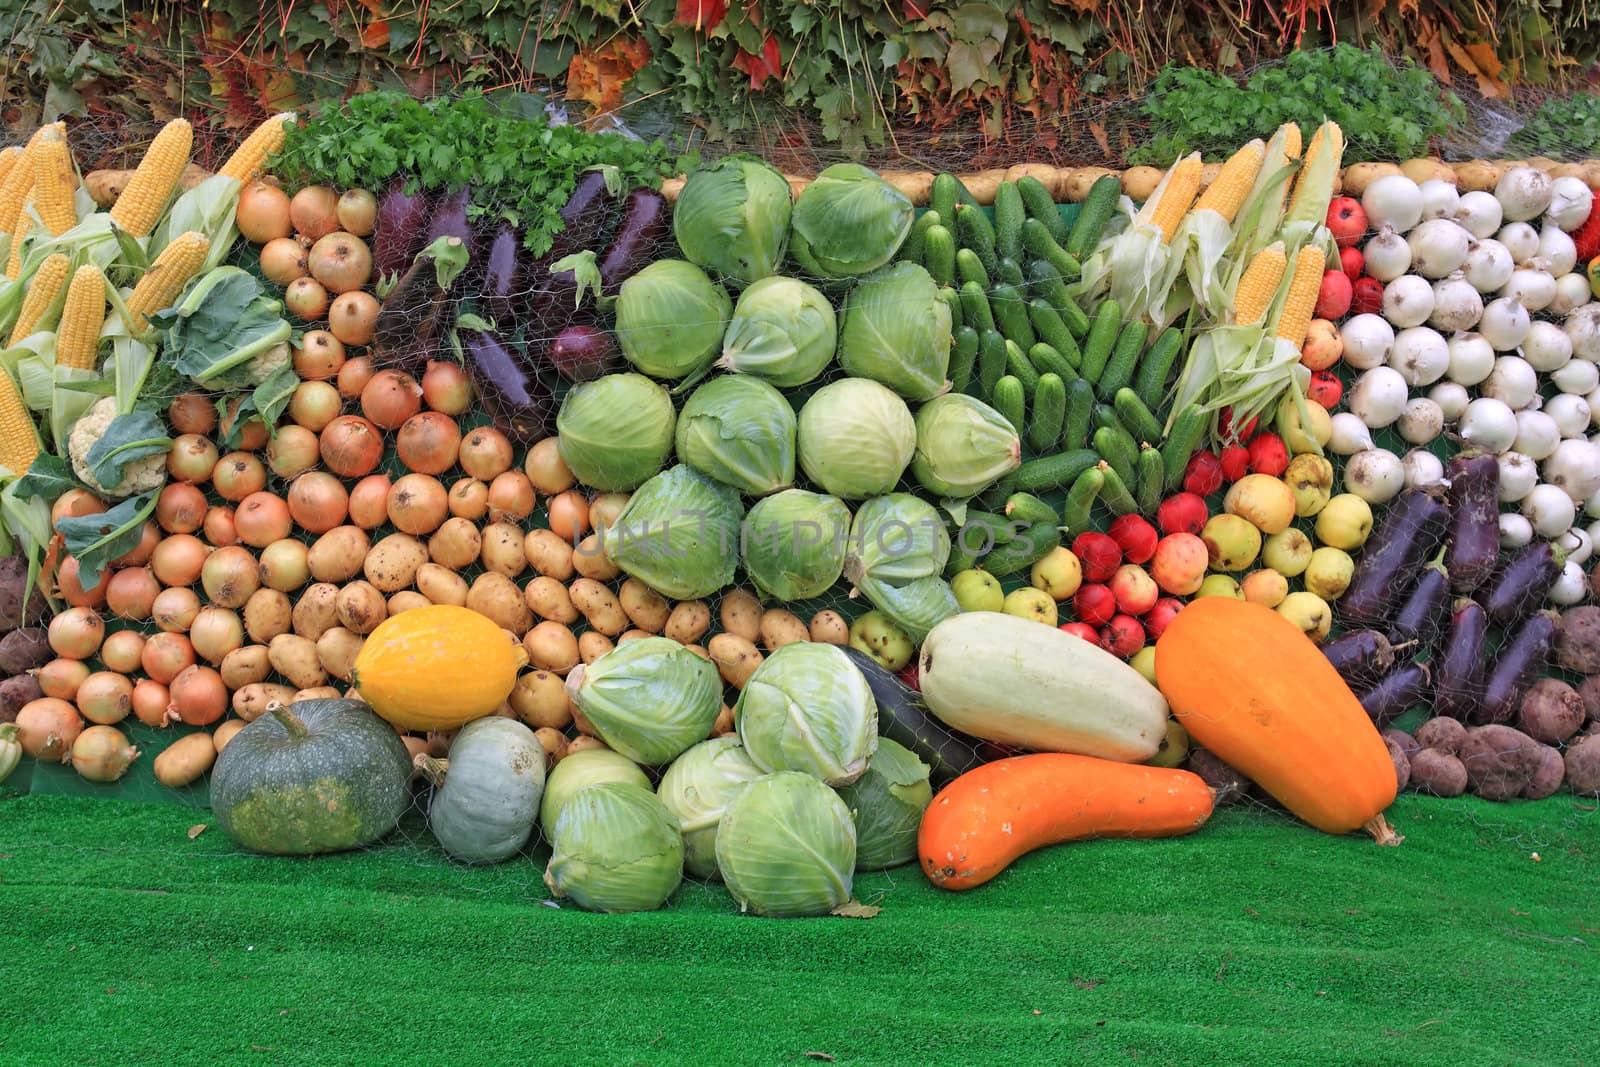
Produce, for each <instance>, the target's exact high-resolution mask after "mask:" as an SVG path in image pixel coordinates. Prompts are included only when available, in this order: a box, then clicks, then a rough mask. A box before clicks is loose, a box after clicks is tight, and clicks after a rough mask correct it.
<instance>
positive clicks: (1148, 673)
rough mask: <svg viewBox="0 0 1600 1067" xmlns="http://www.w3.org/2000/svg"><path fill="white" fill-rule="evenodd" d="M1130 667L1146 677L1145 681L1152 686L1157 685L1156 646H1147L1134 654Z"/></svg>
mask: <svg viewBox="0 0 1600 1067" xmlns="http://www.w3.org/2000/svg"><path fill="white" fill-rule="evenodd" d="M1128 666H1130V667H1132V668H1133V669H1134V670H1136V671H1138V672H1139V673H1140V674H1141V675H1143V676H1144V680H1145V681H1147V682H1149V683H1150V684H1151V685H1155V684H1156V646H1155V645H1145V646H1144V647H1143V648H1141V649H1140V650H1139V651H1137V652H1135V653H1134V654H1133V658H1132V659H1130V660H1129V661H1128Z"/></svg>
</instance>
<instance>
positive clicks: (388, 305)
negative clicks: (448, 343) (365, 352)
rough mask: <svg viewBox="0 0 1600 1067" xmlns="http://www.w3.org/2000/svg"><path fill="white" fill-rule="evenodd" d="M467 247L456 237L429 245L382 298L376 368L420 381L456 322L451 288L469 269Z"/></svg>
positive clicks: (375, 334)
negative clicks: (403, 373)
mask: <svg viewBox="0 0 1600 1067" xmlns="http://www.w3.org/2000/svg"><path fill="white" fill-rule="evenodd" d="M466 263H467V250H466V245H465V244H464V243H463V242H462V241H460V240H458V239H457V238H454V237H442V238H440V239H439V240H437V241H434V242H433V243H431V244H429V245H428V247H426V248H424V249H423V250H422V251H421V252H418V253H417V256H416V258H415V259H414V260H412V262H411V267H410V269H408V270H407V271H406V272H405V273H404V274H402V275H401V276H400V280H399V281H397V282H396V283H395V285H394V288H392V289H391V290H389V295H388V296H386V297H384V300H383V306H382V307H380V308H379V309H378V319H377V321H376V322H375V323H374V324H373V330H372V363H373V366H375V367H380V368H385V367H395V368H398V369H400V370H403V371H405V372H406V373H407V374H410V375H411V376H412V377H414V378H420V377H421V376H422V371H423V369H424V368H425V367H427V365H428V360H430V359H433V358H434V357H435V356H436V355H438V354H439V351H440V349H441V348H442V347H443V346H444V343H445V335H446V331H448V330H449V329H450V326H451V325H452V324H453V323H454V322H455V304H456V301H455V297H454V296H452V295H451V292H450V289H451V285H452V283H453V282H454V280H455V277H456V276H457V275H458V274H460V273H461V271H462V270H463V269H464V268H465V267H466Z"/></svg>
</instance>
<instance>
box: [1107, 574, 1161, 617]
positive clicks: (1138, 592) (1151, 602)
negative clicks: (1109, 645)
mask: <svg viewBox="0 0 1600 1067" xmlns="http://www.w3.org/2000/svg"><path fill="white" fill-rule="evenodd" d="M1111 595H1112V596H1114V597H1116V598H1117V610H1118V611H1120V612H1122V614H1124V615H1143V614H1144V613H1145V612H1147V611H1149V610H1150V609H1151V608H1153V607H1155V603H1156V601H1157V600H1158V599H1159V598H1160V597H1161V590H1160V589H1158V588H1156V583H1155V581H1154V580H1153V579H1151V577H1150V575H1149V574H1147V573H1146V572H1145V569H1144V568H1143V567H1136V566H1134V565H1133V564H1132V563H1125V564H1123V565H1122V566H1120V567H1118V568H1117V573H1116V574H1113V575H1112V576H1111Z"/></svg>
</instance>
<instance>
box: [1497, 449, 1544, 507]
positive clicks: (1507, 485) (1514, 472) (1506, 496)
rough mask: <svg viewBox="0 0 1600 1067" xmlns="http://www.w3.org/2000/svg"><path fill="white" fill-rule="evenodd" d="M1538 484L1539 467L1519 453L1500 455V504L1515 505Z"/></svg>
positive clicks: (1503, 453)
mask: <svg viewBox="0 0 1600 1067" xmlns="http://www.w3.org/2000/svg"><path fill="white" fill-rule="evenodd" d="M1538 484H1539V465H1538V464H1537V463H1535V462H1534V461H1533V460H1531V459H1529V458H1528V457H1527V456H1524V455H1523V454H1522V453H1521V452H1502V453H1500V502H1501V503H1502V504H1515V503H1516V502H1517V501H1519V500H1521V499H1522V498H1523V497H1525V496H1527V495H1528V494H1529V493H1531V492H1533V487H1534V486H1536V485H1538Z"/></svg>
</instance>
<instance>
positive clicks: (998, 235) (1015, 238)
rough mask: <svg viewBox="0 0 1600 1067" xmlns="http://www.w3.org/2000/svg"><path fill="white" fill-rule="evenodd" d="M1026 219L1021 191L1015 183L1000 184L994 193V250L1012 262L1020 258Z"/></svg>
mask: <svg viewBox="0 0 1600 1067" xmlns="http://www.w3.org/2000/svg"><path fill="white" fill-rule="evenodd" d="M1027 217H1028V214H1027V210H1026V209H1025V208H1024V207H1023V206H1022V191H1021V190H1019V189H1018V188H1017V185H1016V183H1015V182H1001V183H1000V185H999V186H998V187H997V188H996V189H995V191H994V248H995V251H996V252H998V253H999V254H1000V255H1001V256H1003V257H1005V258H1007V259H1010V260H1012V261H1013V262H1015V261H1016V260H1018V259H1021V258H1022V224H1023V222H1024V221H1026V219H1027ZM1040 225H1041V226H1043V225H1044V224H1043V223H1040Z"/></svg>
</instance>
